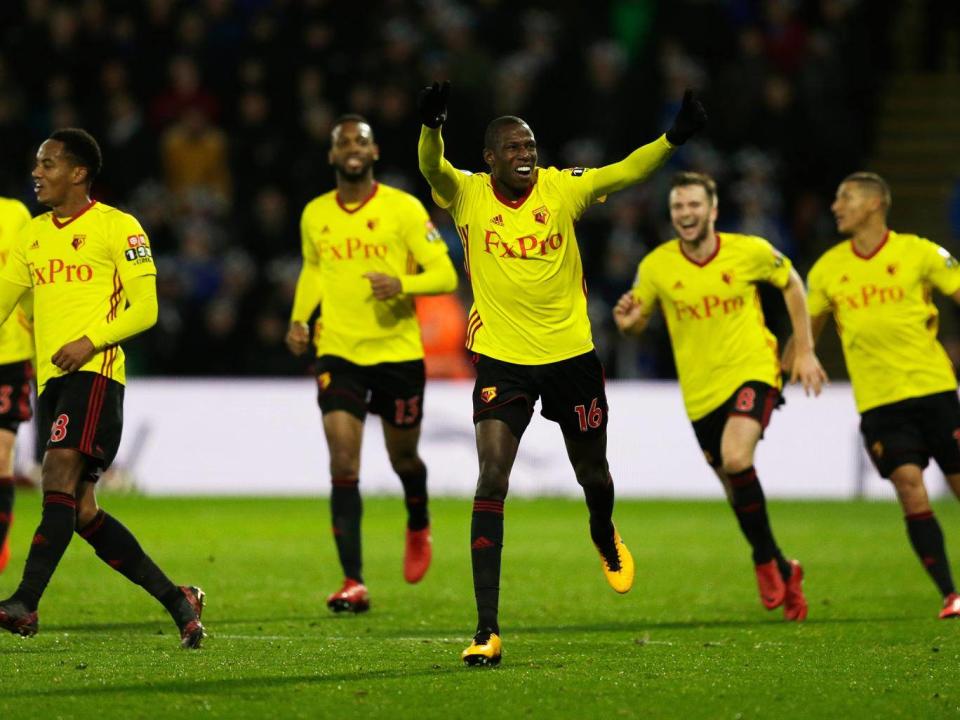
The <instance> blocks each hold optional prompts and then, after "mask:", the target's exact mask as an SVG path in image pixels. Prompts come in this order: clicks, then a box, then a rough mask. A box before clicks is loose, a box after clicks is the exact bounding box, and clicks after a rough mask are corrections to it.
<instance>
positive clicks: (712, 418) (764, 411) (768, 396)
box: [693, 380, 784, 468]
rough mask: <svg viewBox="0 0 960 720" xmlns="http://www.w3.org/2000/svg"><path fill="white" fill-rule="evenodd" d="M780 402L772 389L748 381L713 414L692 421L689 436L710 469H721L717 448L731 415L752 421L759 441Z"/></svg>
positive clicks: (776, 391)
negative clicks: (697, 444) (758, 431)
mask: <svg viewBox="0 0 960 720" xmlns="http://www.w3.org/2000/svg"><path fill="white" fill-rule="evenodd" d="M783 402H784V400H783V395H781V394H780V391H779V390H777V389H776V388H775V387H773V386H771V385H767V384H766V383H764V382H760V381H758V380H750V381H748V382H745V383H744V384H743V385H741V386H740V387H738V388H737V389H736V391H735V392H734V393H733V395H731V396H730V397H729V398H728V399H727V401H726V402H724V403H723V404H722V405H721V406H720V407H718V408H717V409H716V410H713V411H711V412H710V414H708V415H704V416H703V417H702V418H700V419H699V420H694V421H693V432H694V433H695V434H696V436H697V442H698V443H699V444H700V449H701V450H703V455H704V457H706V459H707V462H708V463H710V465H711V467H715V468H719V467H723V457H722V456H721V452H720V447H721V441H722V439H723V429H724V428H725V427H726V426H727V419H728V418H730V417H731V416H733V415H739V416H742V417H752V418H753V419H754V420H756V421H757V422H758V423H760V428H761V433H760V437H763V430H765V429H766V428H767V425H769V424H770V416H771V415H772V414H773V411H774V410H775V409H776V408H778V407H780V406H781V405H783Z"/></svg>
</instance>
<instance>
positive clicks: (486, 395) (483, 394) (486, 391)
mask: <svg viewBox="0 0 960 720" xmlns="http://www.w3.org/2000/svg"><path fill="white" fill-rule="evenodd" d="M495 397H497V386H496V385H491V386H490V387H485V388H483V389H482V390H480V399H481V400H483V401H484V402H485V403H487V404H490V402H492V401H493V399H494V398H495Z"/></svg>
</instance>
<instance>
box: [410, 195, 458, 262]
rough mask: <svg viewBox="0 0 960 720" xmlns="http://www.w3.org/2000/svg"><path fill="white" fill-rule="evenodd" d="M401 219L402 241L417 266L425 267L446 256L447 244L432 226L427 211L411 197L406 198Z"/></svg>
mask: <svg viewBox="0 0 960 720" xmlns="http://www.w3.org/2000/svg"><path fill="white" fill-rule="evenodd" d="M404 210H405V211H404V213H403V216H402V218H401V226H402V228H403V235H404V241H405V242H406V245H407V249H409V250H410V252H411V253H412V254H413V257H414V259H415V260H416V261H417V264H418V265H426V264H427V263H428V262H430V261H432V260H435V259H436V258H438V257H440V256H441V255H446V254H447V244H446V243H445V242H444V241H443V237H442V236H441V235H440V231H439V230H437V228H436V227H435V226H434V224H433V222H432V221H431V220H430V216H429V215H428V214H427V209H426V208H425V207H424V206H423V204H422V203H421V202H420V201H419V200H417V199H416V198H415V197H413V196H409V197H408V204H407V205H406V206H405V208H404Z"/></svg>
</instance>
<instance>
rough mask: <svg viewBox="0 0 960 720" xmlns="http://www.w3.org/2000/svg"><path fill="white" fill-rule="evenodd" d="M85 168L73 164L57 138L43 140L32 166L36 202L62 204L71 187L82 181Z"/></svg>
mask: <svg viewBox="0 0 960 720" xmlns="http://www.w3.org/2000/svg"><path fill="white" fill-rule="evenodd" d="M85 172H86V169H85V168H83V167H79V166H77V165H75V164H74V163H73V162H72V161H71V160H70V158H69V157H67V156H66V155H65V154H64V147H63V143H62V142H61V141H59V140H45V141H44V142H43V144H42V145H40V149H39V150H37V160H36V163H35V164H34V166H33V172H32V173H31V176H32V177H33V191H34V193H35V194H36V196H37V202H39V203H41V204H43V205H46V206H47V207H58V206H60V205H63V204H64V203H65V202H66V200H67V196H68V195H69V193H70V190H71V188H72V187H73V186H74V185H77V184H80V183H81V182H83V178H84V173H85Z"/></svg>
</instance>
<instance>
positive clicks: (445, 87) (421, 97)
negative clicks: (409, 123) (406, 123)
mask: <svg viewBox="0 0 960 720" xmlns="http://www.w3.org/2000/svg"><path fill="white" fill-rule="evenodd" d="M449 95H450V82H449V81H447V80H444V81H443V84H442V85H441V84H440V83H438V82H436V81H434V83H433V85H431V86H430V87H425V88H424V89H423V90H421V91H420V93H419V94H418V95H417V110H419V111H420V122H422V123H423V124H424V125H426V126H427V127H428V128H433V129H436V128H438V127H440V126H441V125H443V123H444V122H446V120H447V97H448V96H449Z"/></svg>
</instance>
